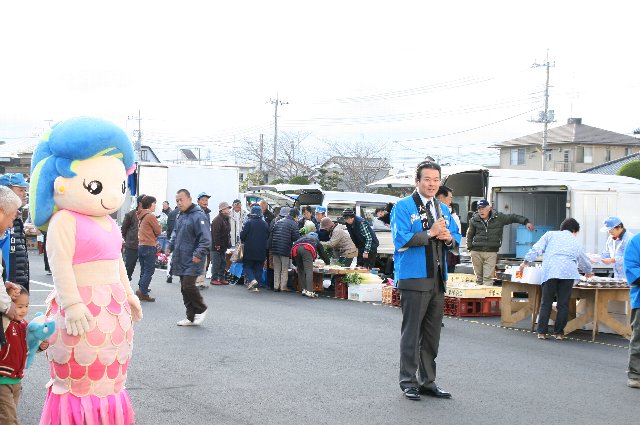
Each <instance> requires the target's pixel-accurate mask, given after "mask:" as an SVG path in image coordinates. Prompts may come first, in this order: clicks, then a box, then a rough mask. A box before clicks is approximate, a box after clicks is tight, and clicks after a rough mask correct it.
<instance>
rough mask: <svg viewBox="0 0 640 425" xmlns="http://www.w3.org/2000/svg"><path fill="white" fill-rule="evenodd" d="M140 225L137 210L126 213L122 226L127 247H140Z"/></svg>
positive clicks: (121, 229)
mask: <svg viewBox="0 0 640 425" xmlns="http://www.w3.org/2000/svg"><path fill="white" fill-rule="evenodd" d="M138 225H139V223H138V215H137V210H131V211H129V212H128V213H126V214H125V216H124V219H123V220H122V227H120V231H121V232H122V239H124V247H125V248H127V249H138Z"/></svg>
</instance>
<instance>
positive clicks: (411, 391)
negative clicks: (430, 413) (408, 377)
mask: <svg viewBox="0 0 640 425" xmlns="http://www.w3.org/2000/svg"><path fill="white" fill-rule="evenodd" d="M402 394H404V396H405V397H406V398H408V399H409V400H414V401H417V400H420V393H419V392H418V389H417V388H414V387H411V388H405V389H404V390H403V391H402Z"/></svg>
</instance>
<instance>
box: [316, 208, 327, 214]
mask: <svg viewBox="0 0 640 425" xmlns="http://www.w3.org/2000/svg"><path fill="white" fill-rule="evenodd" d="M316 212H317V213H323V214H325V213H326V212H327V209H326V208H325V207H316Z"/></svg>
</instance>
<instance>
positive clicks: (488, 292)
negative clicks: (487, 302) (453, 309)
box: [444, 283, 502, 298]
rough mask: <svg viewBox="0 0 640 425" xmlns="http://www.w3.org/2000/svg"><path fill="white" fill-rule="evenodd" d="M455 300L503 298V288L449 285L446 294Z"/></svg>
mask: <svg viewBox="0 0 640 425" xmlns="http://www.w3.org/2000/svg"><path fill="white" fill-rule="evenodd" d="M444 295H445V296H447V297H453V298H487V297H501V296H502V287H500V286H484V285H475V286H468V285H467V286H456V285H455V284H449V283H448V284H447V290H446V292H445V294H444Z"/></svg>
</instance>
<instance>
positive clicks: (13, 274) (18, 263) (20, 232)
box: [7, 209, 29, 289]
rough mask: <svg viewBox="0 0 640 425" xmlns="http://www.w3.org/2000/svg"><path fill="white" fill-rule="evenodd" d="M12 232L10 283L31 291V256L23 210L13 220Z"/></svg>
mask: <svg viewBox="0 0 640 425" xmlns="http://www.w3.org/2000/svg"><path fill="white" fill-rule="evenodd" d="M10 230H11V247H10V253H9V267H8V268H9V276H8V278H7V280H8V281H9V282H13V283H17V284H20V285H22V286H24V287H25V288H27V289H29V254H28V252H27V237H26V236H25V234H24V222H23V221H22V209H20V210H19V213H18V217H17V218H16V219H15V220H13V229H10Z"/></svg>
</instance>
